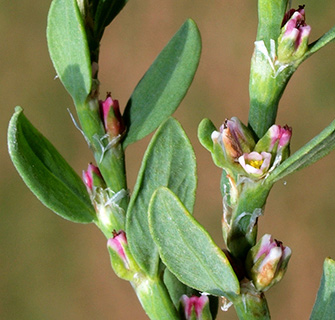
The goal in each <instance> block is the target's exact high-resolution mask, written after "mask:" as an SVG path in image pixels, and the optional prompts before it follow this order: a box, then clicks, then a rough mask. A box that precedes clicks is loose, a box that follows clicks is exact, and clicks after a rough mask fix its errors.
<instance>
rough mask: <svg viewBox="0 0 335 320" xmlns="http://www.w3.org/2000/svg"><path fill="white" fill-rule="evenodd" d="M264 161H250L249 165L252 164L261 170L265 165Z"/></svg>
mask: <svg viewBox="0 0 335 320" xmlns="http://www.w3.org/2000/svg"><path fill="white" fill-rule="evenodd" d="M263 161H264V160H250V161H249V164H250V165H251V166H252V167H254V168H256V169H260V167H261V166H262V164H263Z"/></svg>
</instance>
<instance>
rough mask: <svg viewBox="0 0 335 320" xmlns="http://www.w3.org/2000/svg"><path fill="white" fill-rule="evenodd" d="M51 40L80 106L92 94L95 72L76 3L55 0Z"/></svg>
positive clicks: (62, 76) (54, 55)
mask: <svg viewBox="0 0 335 320" xmlns="http://www.w3.org/2000/svg"><path fill="white" fill-rule="evenodd" d="M47 40H48V47H49V53H50V57H51V60H52V62H53V65H54V67H55V69H56V72H57V75H58V77H59V79H60V80H61V82H62V83H63V85H64V87H65V89H66V90H67V91H68V92H69V94H70V95H71V96H72V99H73V100H74V102H75V104H76V105H81V104H83V103H84V102H85V100H86V98H87V96H88V95H89V93H90V91H91V86H92V71H91V60H90V53H89V49H88V44H87V39H86V33H85V28H84V24H83V21H82V17H81V14H80V11H79V9H78V6H77V2H76V0H53V2H52V3H51V7H50V10H49V15H48V27H47Z"/></svg>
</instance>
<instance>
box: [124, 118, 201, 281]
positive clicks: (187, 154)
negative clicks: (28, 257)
mask: <svg viewBox="0 0 335 320" xmlns="http://www.w3.org/2000/svg"><path fill="white" fill-rule="evenodd" d="M196 184H197V178H196V161H195V155H194V152H193V149H192V146H191V144H190V142H189V140H188V138H187V136H186V134H185V132H184V131H183V129H182V128H181V126H180V124H179V123H178V122H177V121H176V120H174V119H173V118H170V119H168V120H167V121H166V122H165V123H163V124H162V126H161V127H160V128H159V129H158V130H157V132H156V134H155V135H154V137H153V138H152V140H151V142H150V145H149V146H148V149H147V151H146V153H145V155H144V158H143V161H142V166H141V169H140V171H139V174H138V178H137V181H136V185H135V187H134V192H133V195H132V197H131V200H130V203H129V207H128V211H127V225H126V232H127V239H128V242H129V246H130V249H131V251H132V253H133V256H134V258H135V260H136V262H137V263H138V264H139V265H140V267H141V268H142V269H143V270H144V271H145V272H146V273H147V274H149V275H150V276H156V274H157V272H158V264H159V254H158V250H157V248H156V245H155V243H154V242H153V240H152V238H151V235H150V231H149V224H148V207H149V202H150V199H151V196H152V194H153V193H154V191H155V190H156V189H157V188H158V187H160V186H166V187H169V188H170V189H171V190H173V191H174V192H175V193H176V194H177V195H178V196H179V197H180V199H182V200H183V201H184V203H185V206H186V207H187V209H188V210H189V211H190V212H192V210H193V206H194V201H195V190H196Z"/></svg>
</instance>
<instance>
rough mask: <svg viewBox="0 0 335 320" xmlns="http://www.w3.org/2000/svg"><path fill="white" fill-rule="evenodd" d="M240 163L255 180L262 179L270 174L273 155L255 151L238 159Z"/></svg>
mask: <svg viewBox="0 0 335 320" xmlns="http://www.w3.org/2000/svg"><path fill="white" fill-rule="evenodd" d="M238 162H239V163H240V165H241V166H242V167H243V169H244V170H245V172H247V173H248V174H249V175H250V176H252V177H255V178H262V177H263V176H265V174H266V173H267V172H268V170H269V168H270V164H271V153H268V152H264V151H263V152H261V153H258V152H256V151H253V152H251V153H244V154H243V155H242V156H240V157H239V158H238Z"/></svg>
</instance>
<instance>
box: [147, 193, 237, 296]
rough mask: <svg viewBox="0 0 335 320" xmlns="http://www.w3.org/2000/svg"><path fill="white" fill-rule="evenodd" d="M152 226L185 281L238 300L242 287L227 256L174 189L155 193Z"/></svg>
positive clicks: (170, 262) (171, 266) (162, 249)
mask: <svg viewBox="0 0 335 320" xmlns="http://www.w3.org/2000/svg"><path fill="white" fill-rule="evenodd" d="M149 226H150V231H151V234H152V236H153V239H154V241H155V243H156V244H157V246H158V248H159V253H160V256H161V259H162V261H163V262H164V263H165V265H166V266H167V267H168V268H169V269H170V271H171V272H172V273H173V274H174V275H175V276H176V277H177V278H178V279H179V280H180V281H181V282H183V283H185V284H187V285H188V286H190V287H192V288H195V289H197V290H200V291H203V292H207V293H210V294H213V295H217V296H225V297H227V298H228V299H230V300H234V299H235V297H236V295H237V294H238V293H239V290H240V286H239V282H238V279H237V277H236V275H235V273H234V271H233V269H232V267H231V265H230V263H229V261H228V259H227V257H226V256H225V254H224V253H223V252H222V250H221V249H220V248H219V247H218V246H217V245H216V244H215V243H214V242H213V240H212V238H211V237H210V235H209V234H208V233H207V231H206V230H205V229H204V228H203V227H202V226H201V225H200V224H199V223H198V222H197V221H196V220H195V219H194V218H193V217H192V216H191V215H190V213H189V212H188V211H187V209H186V208H185V207H184V205H183V204H182V203H181V202H180V200H179V199H178V198H177V196H176V195H175V194H174V193H173V192H172V191H171V190H169V189H167V188H164V187H161V188H159V189H157V191H156V192H155V193H154V195H153V197H152V199H151V201H150V206H149Z"/></svg>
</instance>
